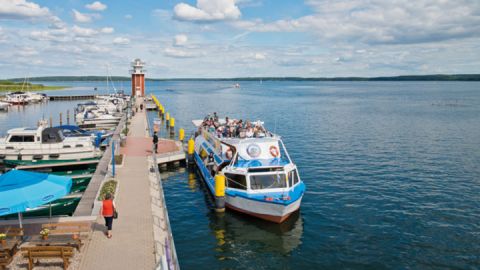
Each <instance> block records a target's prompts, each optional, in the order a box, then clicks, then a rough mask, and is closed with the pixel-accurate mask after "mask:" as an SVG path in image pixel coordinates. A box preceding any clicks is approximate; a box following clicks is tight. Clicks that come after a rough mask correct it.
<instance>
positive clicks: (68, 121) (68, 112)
mask: <svg viewBox="0 0 480 270" xmlns="http://www.w3.org/2000/svg"><path fill="white" fill-rule="evenodd" d="M67 125H70V110H67Z"/></svg>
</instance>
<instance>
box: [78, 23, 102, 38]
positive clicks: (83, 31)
mask: <svg viewBox="0 0 480 270" xmlns="http://www.w3.org/2000/svg"><path fill="white" fill-rule="evenodd" d="M72 31H73V34H75V35H76V36H79V37H91V36H94V35H96V34H98V31H97V30H95V29H92V28H84V27H80V26H76V25H74V26H73V27H72Z"/></svg>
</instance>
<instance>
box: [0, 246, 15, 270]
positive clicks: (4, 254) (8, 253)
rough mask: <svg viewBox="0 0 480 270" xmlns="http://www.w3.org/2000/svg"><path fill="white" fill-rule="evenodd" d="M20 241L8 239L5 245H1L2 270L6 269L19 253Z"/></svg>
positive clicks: (0, 264) (0, 266) (0, 261)
mask: <svg viewBox="0 0 480 270" xmlns="http://www.w3.org/2000/svg"><path fill="white" fill-rule="evenodd" d="M18 245H19V241H18V240H16V239H7V240H6V243H5V245H4V244H0V269H5V267H7V266H8V265H9V264H10V263H11V262H12V259H13V256H14V255H15V253H17V251H18Z"/></svg>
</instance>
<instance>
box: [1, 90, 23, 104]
mask: <svg viewBox="0 0 480 270" xmlns="http://www.w3.org/2000/svg"><path fill="white" fill-rule="evenodd" d="M5 102H8V103H10V104H12V105H26V104H28V95H27V94H25V92H13V93H8V94H6V95H5Z"/></svg>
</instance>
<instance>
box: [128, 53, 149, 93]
mask: <svg viewBox="0 0 480 270" xmlns="http://www.w3.org/2000/svg"><path fill="white" fill-rule="evenodd" d="M131 65H132V69H131V70H130V73H131V74H132V96H142V97H143V96H145V72H146V70H144V69H143V66H145V62H142V61H141V60H140V59H138V58H137V59H135V60H133V62H132V64H131Z"/></svg>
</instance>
